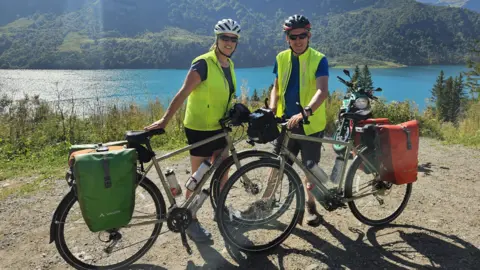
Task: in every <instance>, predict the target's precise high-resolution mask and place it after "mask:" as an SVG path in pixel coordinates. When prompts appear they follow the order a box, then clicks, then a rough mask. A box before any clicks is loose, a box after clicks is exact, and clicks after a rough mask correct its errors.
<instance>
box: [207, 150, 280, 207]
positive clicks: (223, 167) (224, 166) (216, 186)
mask: <svg viewBox="0 0 480 270" xmlns="http://www.w3.org/2000/svg"><path fill="white" fill-rule="evenodd" d="M255 156H258V157H259V158H276V157H277V156H278V155H276V154H274V153H272V152H268V151H263V150H245V151H242V152H238V153H237V157H238V161H239V162H240V164H241V160H242V159H245V158H250V157H255ZM232 166H235V161H234V160H233V156H232V155H230V156H229V157H228V158H226V159H224V160H223V161H222V163H220V166H218V168H217V169H216V170H215V172H214V173H213V176H212V180H211V181H210V203H211V205H212V208H213V211H216V209H217V203H216V201H217V199H218V195H219V194H220V179H221V177H222V176H223V174H225V173H226V171H227V170H228V169H230V168H231V167H232ZM237 169H238V168H237Z"/></svg>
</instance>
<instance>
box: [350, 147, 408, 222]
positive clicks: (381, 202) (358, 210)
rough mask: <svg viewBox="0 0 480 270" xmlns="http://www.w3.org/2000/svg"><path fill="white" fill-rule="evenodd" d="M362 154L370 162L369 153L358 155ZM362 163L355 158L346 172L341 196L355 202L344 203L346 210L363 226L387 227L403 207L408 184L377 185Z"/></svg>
mask: <svg viewBox="0 0 480 270" xmlns="http://www.w3.org/2000/svg"><path fill="white" fill-rule="evenodd" d="M362 154H363V155H364V156H365V157H367V158H368V159H369V160H373V158H372V155H373V152H371V151H369V150H368V149H367V150H366V151H362ZM364 163H365V162H364V161H363V159H361V158H360V156H357V157H356V158H355V159H354V161H353V162H352V165H351V166H350V168H349V170H348V174H347V178H346V181H345V196H346V198H353V197H355V198H358V199H355V200H353V201H350V202H348V207H349V208H350V211H351V212H352V214H353V215H354V216H355V217H356V218H357V219H358V220H359V221H361V222H362V223H364V224H367V225H370V226H381V225H385V224H388V223H390V222H392V221H394V220H395V219H396V218H397V217H398V216H399V215H400V214H401V213H402V212H403V210H404V209H405V207H406V206H407V203H408V200H409V198H410V195H411V193H412V183H410V184H405V185H395V184H392V183H390V182H386V181H380V180H379V177H378V173H376V172H370V171H369V170H368V168H367V166H366V165H365V164H364ZM365 171H367V173H366V172H365ZM362 196H364V197H362Z"/></svg>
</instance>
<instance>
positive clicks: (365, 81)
mask: <svg viewBox="0 0 480 270" xmlns="http://www.w3.org/2000/svg"><path fill="white" fill-rule="evenodd" d="M361 77H362V80H361V81H362V87H363V89H365V91H368V90H373V81H372V74H371V73H370V70H369V69H368V66H367V65H365V66H364V67H363V70H362V75H361Z"/></svg>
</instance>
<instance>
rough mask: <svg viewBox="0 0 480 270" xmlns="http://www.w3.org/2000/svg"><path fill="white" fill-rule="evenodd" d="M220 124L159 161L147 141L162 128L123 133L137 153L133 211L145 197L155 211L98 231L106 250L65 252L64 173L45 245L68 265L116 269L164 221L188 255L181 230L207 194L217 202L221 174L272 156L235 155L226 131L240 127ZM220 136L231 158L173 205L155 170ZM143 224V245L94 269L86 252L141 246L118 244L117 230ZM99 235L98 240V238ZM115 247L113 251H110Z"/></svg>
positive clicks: (149, 242) (72, 195) (67, 204)
mask: <svg viewBox="0 0 480 270" xmlns="http://www.w3.org/2000/svg"><path fill="white" fill-rule="evenodd" d="M219 122H220V125H221V127H222V130H223V132H222V133H220V134H218V135H215V136H213V137H210V138H208V139H205V140H202V141H199V142H197V143H195V144H191V145H187V146H185V147H182V148H180V149H177V150H175V151H172V152H169V153H166V154H164V155H162V156H160V157H157V156H156V155H155V152H154V151H153V150H152V147H151V144H150V139H151V137H153V136H156V135H161V134H164V133H165V130H163V129H159V130H152V131H128V132H126V136H125V137H126V141H125V142H127V143H129V144H132V145H135V147H136V148H137V147H138V148H137V150H138V152H139V161H138V163H139V165H140V166H139V168H138V170H137V183H136V184H137V186H136V193H137V194H138V195H139V197H138V198H136V199H135V208H137V206H138V205H140V202H143V201H144V199H145V198H146V196H145V195H148V196H150V197H151V199H152V200H153V202H152V203H150V204H146V207H152V206H153V208H154V209H152V211H153V212H154V213H152V214H145V213H143V212H142V211H138V210H137V209H135V210H134V213H140V215H135V214H134V215H133V217H132V220H131V222H130V223H129V224H128V225H127V226H125V227H122V228H117V229H112V230H109V231H106V232H101V233H98V239H100V240H101V241H102V242H104V243H106V244H108V245H107V246H106V247H102V246H101V245H98V246H96V247H92V248H90V249H87V250H86V251H82V252H78V250H77V249H78V246H75V247H73V248H70V247H69V246H68V245H67V243H66V239H65V232H67V231H68V230H66V229H65V224H66V222H65V221H66V219H67V217H68V216H69V214H70V211H71V210H72V207H73V205H74V204H75V203H76V202H77V195H76V188H75V186H76V185H75V179H74V177H73V174H72V173H71V172H70V173H67V176H66V181H67V183H68V185H69V187H70V190H69V192H68V193H67V194H66V195H65V196H64V198H63V199H62V201H61V202H60V204H59V205H58V206H57V208H56V210H55V212H54V214H53V217H52V221H51V225H50V242H49V243H52V242H55V246H56V248H57V250H58V252H59V253H60V255H61V256H62V258H63V259H64V260H65V261H66V262H67V263H68V264H70V265H71V266H73V267H75V268H77V269H97V268H98V267H108V268H109V269H117V268H121V267H125V266H128V265H130V264H132V263H133V262H135V261H137V260H138V259H140V258H141V257H142V256H143V255H144V254H145V253H146V252H147V251H148V250H149V249H150V248H151V247H152V246H153V244H154V243H155V241H156V240H157V238H158V236H159V235H160V232H161V229H162V225H163V223H164V222H166V223H167V226H168V228H169V230H170V231H172V232H175V233H180V234H181V239H182V244H183V246H184V247H185V249H186V250H187V252H188V253H189V254H191V253H192V250H191V248H190V246H189V244H188V242H187V239H186V235H185V230H186V228H188V226H189V224H190V222H191V220H192V212H193V211H196V210H198V209H199V208H200V207H201V205H202V204H203V202H204V200H205V199H206V196H207V194H209V196H210V198H211V203H212V207H215V200H216V197H217V196H218V192H219V184H220V179H221V177H222V176H223V175H224V174H225V173H227V172H228V171H229V169H230V168H231V167H232V166H235V167H236V168H237V169H239V168H240V167H241V161H242V160H244V159H247V158H251V157H253V158H264V157H274V154H273V153H271V152H267V151H261V150H256V149H252V150H244V151H239V152H237V150H236V149H235V146H234V142H233V138H232V137H231V136H230V132H232V128H231V126H232V125H239V124H238V123H237V124H233V120H232V115H230V116H227V117H225V118H223V119H221V120H220V121H219ZM243 123H244V122H243ZM219 138H225V139H226V141H227V146H226V147H225V148H224V149H223V150H222V154H221V156H226V154H227V153H228V152H230V153H231V155H230V156H228V157H227V158H226V159H224V160H222V159H221V158H217V159H216V160H215V162H213V164H212V165H211V167H210V168H209V169H208V170H207V171H206V173H205V174H204V175H203V177H202V178H201V179H200V180H199V182H198V184H197V186H196V187H195V189H194V191H193V192H192V194H191V196H190V197H189V198H188V199H187V200H185V201H184V202H183V203H182V204H180V205H177V202H176V199H175V197H174V195H173V193H172V191H171V190H170V188H169V184H168V182H167V180H166V177H165V176H164V174H163V172H162V169H161V167H160V162H162V161H164V160H167V159H169V158H171V157H173V156H176V155H178V154H180V153H183V152H185V151H188V150H190V149H192V148H195V147H198V146H201V145H204V144H206V143H208V142H211V141H213V140H216V139H219ZM143 145H145V147H143ZM141 153H147V154H150V155H151V156H150V157H151V158H150V159H149V158H148V157H147V160H143V161H141V160H142V159H144V158H142V157H141ZM150 161H151V163H150V164H149V165H148V166H147V167H146V168H144V166H143V165H144V163H147V162H150ZM152 167H155V169H156V171H157V174H158V176H159V179H160V183H161V185H162V186H163V188H164V192H165V194H166V196H167V199H168V202H169V203H170V207H169V208H168V211H167V209H166V203H165V200H164V198H163V195H162V193H161V192H160V190H159V188H158V187H157V186H156V185H155V184H154V183H153V181H151V180H150V179H149V178H148V177H147V176H146V175H147V173H148V172H149V171H150V170H151V169H152ZM212 173H213V176H212V180H211V182H210V187H209V190H206V189H202V187H203V186H204V185H205V183H206V181H207V180H208V179H209V178H210V176H211V175H212ZM244 184H245V185H244V187H245V189H248V190H250V192H252V193H255V192H258V190H257V189H258V187H256V185H255V183H251V182H250V181H249V179H247V178H244ZM138 187H141V188H142V190H141V189H138ZM201 193H204V194H203V196H199V195H200V194H201ZM201 198H202V199H201ZM74 214H75V213H74ZM74 214H72V215H73V216H74V217H76V218H77V220H81V214H80V213H76V216H75V215H74ZM146 219H152V220H150V221H143V220H146ZM137 220H140V221H141V222H139V223H135V224H134V221H137ZM148 225H153V229H152V232H151V234H150V235H147V239H146V240H144V241H145V243H144V245H143V246H142V247H141V248H140V249H139V250H138V251H137V252H136V253H134V254H133V255H131V256H128V257H127V258H126V259H123V260H122V261H120V262H117V263H113V262H112V261H111V258H107V259H105V260H106V262H105V264H106V265H102V266H99V265H96V264H97V262H96V261H95V260H92V258H90V257H91V254H90V253H91V251H100V252H101V253H104V254H106V255H108V256H109V257H110V255H112V254H113V253H114V252H116V251H120V250H123V249H126V248H129V247H130V246H132V245H134V244H138V243H141V242H143V241H141V242H137V243H133V244H132V245H127V244H129V243H126V244H123V243H122V241H121V240H124V239H123V238H124V235H123V234H122V231H123V232H124V231H125V230H127V229H132V228H135V227H137V226H148ZM85 227H86V226H85ZM76 232H77V231H76ZM142 232H144V231H142ZM89 233H90V235H91V234H92V233H91V232H90V231H87V232H86V233H85V234H83V235H79V234H80V233H77V234H76V236H75V237H74V243H76V241H77V240H79V239H82V238H83V237H87V236H90V235H89ZM138 234H139V233H136V235H135V238H137V237H136V236H137V235H138ZM102 237H103V239H101V238H102ZM116 247H117V248H118V249H116V250H115V248H116ZM80 248H81V247H80ZM89 252H90V253H89ZM75 255H78V256H79V257H81V258H80V259H85V260H87V261H93V262H89V263H85V262H82V261H80V260H79V259H78V258H77V256H75ZM102 259H103V258H102ZM92 263H93V264H92Z"/></svg>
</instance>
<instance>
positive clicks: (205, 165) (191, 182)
mask: <svg viewBox="0 0 480 270" xmlns="http://www.w3.org/2000/svg"><path fill="white" fill-rule="evenodd" d="M211 165H212V164H210V162H209V161H208V160H204V161H203V162H202V164H200V167H199V168H198V170H197V171H196V172H195V173H194V174H193V175H192V176H190V178H188V180H187V183H185V187H187V189H188V190H190V191H194V190H195V188H196V187H197V184H198V182H200V180H202V177H203V175H204V174H205V173H206V172H207V171H208V169H210V166H211Z"/></svg>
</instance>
